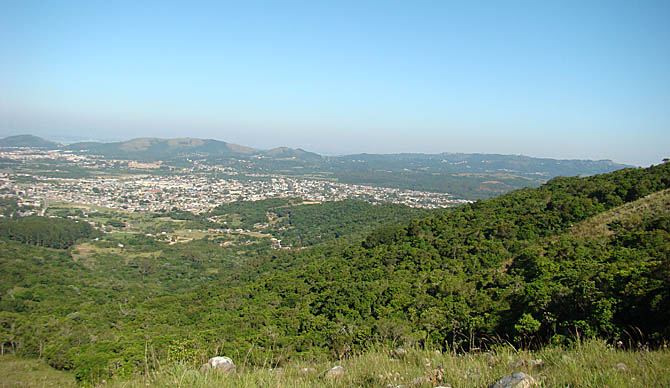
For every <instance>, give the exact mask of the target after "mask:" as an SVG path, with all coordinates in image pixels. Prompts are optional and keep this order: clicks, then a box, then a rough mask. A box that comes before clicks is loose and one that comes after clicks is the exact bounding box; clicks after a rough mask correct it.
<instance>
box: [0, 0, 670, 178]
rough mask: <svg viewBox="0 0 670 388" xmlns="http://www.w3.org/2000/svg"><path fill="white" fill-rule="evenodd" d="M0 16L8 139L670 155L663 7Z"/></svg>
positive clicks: (564, 4)
mask: <svg viewBox="0 0 670 388" xmlns="http://www.w3.org/2000/svg"><path fill="white" fill-rule="evenodd" d="M0 2H1V3H2V4H1V8H2V12H0V136H6V135H11V134H18V133H33V134H37V135H41V136H45V137H50V138H57V137H81V138H97V139H109V140H112V139H127V138H133V137H139V136H158V137H185V136H191V137H207V138H215V139H220V140H224V141H229V142H234V143H239V144H244V145H249V146H252V147H257V148H270V147H275V146H279V145H285V146H292V147H302V148H305V149H308V150H311V151H316V152H321V153H326V154H342V153H353V152H372V153H382V152H383V153H390V152H487V153H509V154H519V153H520V154H526V155H531V156H544V157H557V158H589V159H613V160H616V161H619V162H627V163H634V164H639V165H649V164H651V163H658V162H660V160H661V159H662V158H663V157H667V156H670V23H668V20H670V2H669V1H624V2H619V1H602V2H599V1H575V2H572V1H557V2H544V1H521V2H519V1H505V2H499V1H491V2H481V1H467V2H451V1H435V2H427V1H415V2H409V1H403V2H394V1H367V2H361V1H352V2H347V1H337V2H316V1H301V2H292V1H286V2H253V1H249V2H235V3H232V2H231V3H227V2H223V1H216V2H182V3H177V2H174V3H173V2H168V1H157V2H150V1H128V2H124V1H82V2H69V1H58V2H57V1H5V0H0Z"/></svg>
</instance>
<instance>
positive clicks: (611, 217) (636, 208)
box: [570, 189, 670, 238]
mask: <svg viewBox="0 0 670 388" xmlns="http://www.w3.org/2000/svg"><path fill="white" fill-rule="evenodd" d="M661 215H670V189H666V190H661V191H659V192H656V193H653V194H650V195H647V196H646V197H644V198H640V199H638V200H637V201H633V202H629V203H627V204H624V205H622V206H619V207H616V208H614V209H610V210H608V211H606V212H604V213H600V214H598V215H596V216H594V217H591V218H589V219H587V220H586V221H584V222H581V223H579V224H577V225H575V226H574V227H573V228H572V229H571V231H570V234H571V235H572V236H575V237H586V238H598V237H609V236H612V235H613V234H614V233H615V232H614V231H613V230H611V228H610V227H609V226H608V225H609V224H612V223H614V222H617V221H618V222H620V223H621V224H622V225H624V226H633V225H636V224H640V223H641V222H642V221H644V220H645V219H648V218H650V217H658V216H661Z"/></svg>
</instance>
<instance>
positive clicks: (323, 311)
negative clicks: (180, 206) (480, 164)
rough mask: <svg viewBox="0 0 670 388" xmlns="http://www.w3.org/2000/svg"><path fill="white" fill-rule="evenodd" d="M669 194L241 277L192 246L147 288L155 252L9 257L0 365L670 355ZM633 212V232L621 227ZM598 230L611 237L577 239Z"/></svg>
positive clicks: (268, 264) (565, 200)
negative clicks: (487, 351)
mask: <svg viewBox="0 0 670 388" xmlns="http://www.w3.org/2000/svg"><path fill="white" fill-rule="evenodd" d="M668 188H670V164H663V165H658V166H653V167H650V168H647V169H625V170H621V171H617V172H614V173H610V174H604V175H597V176H592V177H588V178H555V179H552V180H551V181H550V182H548V183H547V184H545V185H543V186H542V187H540V188H538V189H523V190H519V191H515V192H512V193H509V194H507V195H504V196H502V197H500V198H497V199H492V200H486V201H480V202H477V203H474V204H470V205H467V206H463V207H460V208H456V209H451V210H448V211H444V212H441V213H438V214H435V215H431V216H429V217H427V218H423V219H418V220H414V221H411V222H405V223H402V224H400V225H397V226H385V227H382V228H380V229H377V230H375V231H374V232H371V233H369V234H368V235H367V237H366V238H364V239H363V240H360V241H358V242H353V243H350V244H346V245H344V246H342V244H322V245H319V246H316V247H312V248H307V249H303V250H291V251H279V250H278V251H273V252H272V253H262V252H261V253H259V254H256V255H250V256H247V257H246V258H245V259H244V260H242V261H240V260H239V256H236V257H237V259H235V260H232V259H231V260H229V259H226V258H225V256H224V257H221V258H220V259H216V260H212V259H210V258H212V257H217V249H219V248H217V246H218V245H217V244H213V243H211V242H207V241H206V240H203V241H200V242H196V241H194V242H192V243H189V244H190V245H188V246H183V247H180V248H170V249H176V250H169V249H167V247H166V250H165V251H164V252H162V253H161V256H160V257H157V258H156V257H154V258H153V259H152V261H151V263H148V264H150V265H149V266H148V267H147V268H145V269H146V271H140V268H141V267H142V265H143V264H142V263H141V260H140V258H141V257H142V256H140V253H141V249H145V248H141V249H139V248H137V249H138V250H135V251H132V252H135V253H134V254H135V255H138V256H137V257H138V259H137V260H124V259H123V257H118V256H105V257H106V259H104V260H103V257H100V258H99V260H100V261H98V264H96V265H84V263H83V262H82V261H81V260H80V261H74V260H73V253H74V252H73V250H62V249H50V248H43V247H36V246H29V245H26V244H22V243H19V242H16V241H12V240H5V242H4V243H3V244H4V245H3V247H2V250H1V251H0V255H1V258H2V261H0V279H2V281H1V282H0V295H1V299H0V327H2V332H1V334H2V336H3V337H2V338H3V347H4V348H5V349H11V351H12V352H14V353H16V354H18V355H22V356H28V357H37V356H40V355H41V356H42V357H44V358H45V360H46V361H47V362H48V363H49V364H50V365H52V366H54V367H57V368H60V369H68V370H72V371H73V373H74V374H75V375H76V376H77V378H78V379H80V380H84V381H87V380H92V381H97V380H98V379H101V378H105V377H107V376H109V375H117V376H124V375H128V374H130V373H132V372H133V371H139V370H144V369H146V368H157V367H158V366H159V365H163V364H161V363H166V362H167V363H170V362H186V363H191V364H193V365H195V364H197V363H198V362H201V361H202V360H203V359H207V358H208V357H209V356H211V355H212V354H215V353H216V354H227V355H231V356H234V357H236V358H237V359H244V360H245V363H248V364H249V365H268V364H269V365H273V366H276V365H282V364H283V363H285V362H287V361H288V360H289V359H295V358H301V359H304V358H307V359H314V360H327V359H341V358H347V357H350V356H353V355H355V354H359V353H361V352H363V351H366V350H367V349H369V348H371V347H373V346H375V345H376V344H386V345H388V346H391V345H403V346H424V345H430V346H432V347H437V348H442V349H450V350H454V351H459V350H471V349H476V348H486V347H487V346H490V345H492V344H499V343H501V342H509V343H512V344H514V345H515V346H518V347H531V348H532V347H539V346H542V345H545V344H549V343H557V344H565V343H570V342H572V341H574V340H575V339H576V338H584V337H594V336H598V337H602V338H605V339H607V340H609V341H614V342H616V341H619V340H620V341H622V343H624V345H632V346H636V345H637V343H638V342H639V343H640V344H641V345H645V344H650V345H654V344H658V343H661V342H662V341H663V340H664V339H667V338H669V337H670V327H669V326H668V323H667V322H669V321H670V264H669V263H670V262H669V261H668V259H669V256H670V222H669V219H670V217H669V216H668V212H667V208H666V207H665V205H663V203H666V204H667V202H663V200H659V201H657V200H656V198H658V197H660V198H665V194H664V193H659V194H654V193H658V192H660V191H662V190H666V189H668ZM646 202H651V204H649V206H647V205H644V204H645V203H646ZM305 206H306V205H305ZM298 208H302V207H298ZM632 208H634V209H635V210H634V213H635V215H636V216H637V218H635V219H634V220H633V219H630V220H629V219H628V218H626V217H627V216H625V217H619V216H614V215H613V214H615V213H617V212H619V213H621V214H630V212H631V210H629V209H632ZM305 209H308V208H305ZM659 209H661V211H659ZM663 209H665V210H663ZM224 213H225V212H224ZM277 215H278V216H281V214H278V213H277ZM301 222H303V221H301ZM304 222H308V221H304ZM589 222H593V223H595V224H602V223H605V224H606V225H607V230H608V232H607V233H604V234H603V233H596V234H594V235H589V234H586V233H581V232H577V231H578V228H580V226H581V225H586V224H587V223H589ZM344 225H346V223H345V224H344ZM352 228H353V226H352ZM140 246H142V247H144V246H145V245H140ZM138 247H139V246H138ZM175 247H177V246H175ZM123 249H126V248H123ZM219 260H220V261H219ZM217 263H219V264H217ZM215 266H216V267H215ZM214 268H217V270H218V272H217V274H216V276H213V275H212V273H209V272H208V270H209V269H214ZM222 271H223V272H222ZM180 279H184V280H180ZM184 281H185V282H186V283H183V284H182V283H181V282H184ZM186 284H189V286H188V287H186V286H185V285H186ZM147 354H151V359H152V360H153V361H152V362H151V365H148V364H147V361H146V358H145V357H146V355H147Z"/></svg>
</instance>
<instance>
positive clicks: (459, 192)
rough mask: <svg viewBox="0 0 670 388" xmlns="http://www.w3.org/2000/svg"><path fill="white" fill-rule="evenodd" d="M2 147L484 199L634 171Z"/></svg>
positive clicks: (205, 150) (516, 161) (129, 145)
mask: <svg viewBox="0 0 670 388" xmlns="http://www.w3.org/2000/svg"><path fill="white" fill-rule="evenodd" d="M0 147H40V148H43V149H62V150H68V151H71V152H74V153H78V154H83V155H100V156H102V157H104V158H107V159H121V160H138V161H142V162H155V161H159V160H162V161H165V162H171V161H172V162H179V163H182V162H184V161H185V160H187V159H191V160H193V159H197V160H201V161H205V162H206V163H209V164H215V165H225V166H230V167H232V168H235V169H239V170H240V171H247V172H253V173H262V174H279V175H284V176H293V177H298V178H299V177H309V178H310V179H326V180H334V181H337V182H340V183H345V184H357V185H366V186H376V187H387V188H396V189H409V190H420V191H429V192H437V193H449V194H451V195H454V196H455V197H457V198H463V199H472V200H476V199H484V198H491V197H495V196H497V195H500V194H503V193H506V192H509V191H512V190H515V189H519V188H522V187H528V186H539V185H541V184H543V183H545V182H546V181H547V180H549V179H551V178H553V177H556V176H589V175H596V174H602V173H608V172H612V171H615V170H619V169H622V168H627V167H632V166H628V165H624V164H619V163H615V162H613V161H611V160H559V159H549V158H534V157H529V156H523V155H499V154H464V153H450V152H445V153H440V154H420V153H414V154H412V153H402V154H355V155H344V156H322V155H319V154H317V153H314V152H309V151H306V150H303V149H300V148H297V149H294V148H289V147H277V148H272V149H270V150H258V149H254V148H251V147H246V146H243V145H239V144H233V143H227V142H224V141H220V140H213V139H198V138H189V137H186V138H173V139H161V138H154V137H143V138H136V139H132V140H127V141H120V142H109V143H103V142H94V141H85V142H78V143H72V144H69V145H60V144H58V143H54V142H50V141H48V140H44V139H41V138H39V137H36V136H30V135H21V136H11V137H8V138H5V139H1V140H0Z"/></svg>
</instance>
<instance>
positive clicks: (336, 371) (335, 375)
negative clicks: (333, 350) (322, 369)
mask: <svg viewBox="0 0 670 388" xmlns="http://www.w3.org/2000/svg"><path fill="white" fill-rule="evenodd" d="M342 376H344V368H342V367H341V366H339V365H336V366H334V367H332V368H331V369H330V370H329V371H328V372H326V378H327V379H339V378H340V377H342Z"/></svg>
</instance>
